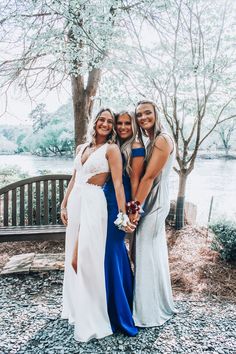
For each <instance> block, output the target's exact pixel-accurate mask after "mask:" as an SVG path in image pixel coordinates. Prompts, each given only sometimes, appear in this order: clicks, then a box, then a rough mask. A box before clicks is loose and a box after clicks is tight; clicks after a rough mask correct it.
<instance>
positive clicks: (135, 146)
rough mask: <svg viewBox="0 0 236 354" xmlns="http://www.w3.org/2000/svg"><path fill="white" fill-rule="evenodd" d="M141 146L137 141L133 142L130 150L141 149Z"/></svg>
mask: <svg viewBox="0 0 236 354" xmlns="http://www.w3.org/2000/svg"><path fill="white" fill-rule="evenodd" d="M143 147H144V146H143V144H142V143H140V142H139V141H134V142H133V144H132V149H139V148H143Z"/></svg>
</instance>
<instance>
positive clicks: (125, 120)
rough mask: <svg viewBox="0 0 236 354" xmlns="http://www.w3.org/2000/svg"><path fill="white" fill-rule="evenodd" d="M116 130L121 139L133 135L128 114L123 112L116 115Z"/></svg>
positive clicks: (126, 138)
mask: <svg viewBox="0 0 236 354" xmlns="http://www.w3.org/2000/svg"><path fill="white" fill-rule="evenodd" d="M116 132H117V135H118V136H119V138H120V139H121V140H123V141H125V140H128V139H130V138H131V137H132V135H133V129H132V124H131V118H130V116H129V115H128V114H127V113H125V114H122V115H120V116H119V117H118V119H117V122H116Z"/></svg>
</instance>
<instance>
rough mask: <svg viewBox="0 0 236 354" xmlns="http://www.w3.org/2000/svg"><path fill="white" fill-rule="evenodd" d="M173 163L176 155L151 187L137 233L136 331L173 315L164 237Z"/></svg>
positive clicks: (157, 323) (134, 314) (170, 159)
mask: <svg viewBox="0 0 236 354" xmlns="http://www.w3.org/2000/svg"><path fill="white" fill-rule="evenodd" d="M163 134H164V133H163ZM174 159H175V151H173V152H172V153H171V154H170V156H169V158H168V160H167V162H166V164H165V166H164V167H163V169H162V171H161V173H160V175H159V176H157V178H156V179H155V181H154V183H153V186H152V189H151V191H150V193H149V195H148V197H147V198H146V201H145V203H144V206H143V209H144V215H143V216H142V217H141V219H140V221H139V225H138V227H137V230H136V247H135V284H134V303H133V318H134V322H135V325H136V326H138V327H152V326H161V325H162V324H163V323H164V322H165V321H167V320H168V319H169V318H170V317H171V316H172V315H173V314H174V313H175V310H174V303H173V299H172V290H171V282H170V274H169V264H168V250H167V243H166V233H165V219H166V217H167V215H168V212H169V208H170V197H169V174H170V172H171V169H172V165H173V162H174Z"/></svg>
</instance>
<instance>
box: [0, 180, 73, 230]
mask: <svg viewBox="0 0 236 354" xmlns="http://www.w3.org/2000/svg"><path fill="white" fill-rule="evenodd" d="M70 178H71V176H70V175H44V176H37V177H31V178H27V179H25V180H21V181H18V182H15V183H12V184H10V185H8V186H5V187H3V188H1V189H0V227H1V226H10V225H12V226H18V225H20V226H24V225H26V226H27V225H42V224H44V225H49V224H53V225H56V224H59V223H60V220H59V210H60V204H61V202H62V199H63V197H64V192H65V188H66V187H67V186H68V183H69V181H70Z"/></svg>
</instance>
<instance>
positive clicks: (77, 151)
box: [75, 144, 84, 155]
mask: <svg viewBox="0 0 236 354" xmlns="http://www.w3.org/2000/svg"><path fill="white" fill-rule="evenodd" d="M83 145H84V144H80V145H78V146H77V148H76V150H75V154H76V155H77V154H78V153H79V152H80V149H81V148H82V146H83Z"/></svg>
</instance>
